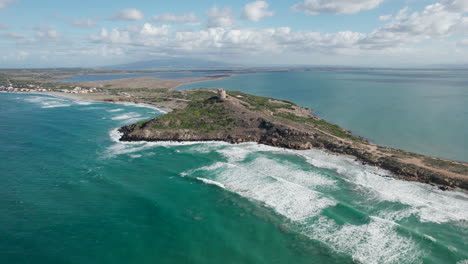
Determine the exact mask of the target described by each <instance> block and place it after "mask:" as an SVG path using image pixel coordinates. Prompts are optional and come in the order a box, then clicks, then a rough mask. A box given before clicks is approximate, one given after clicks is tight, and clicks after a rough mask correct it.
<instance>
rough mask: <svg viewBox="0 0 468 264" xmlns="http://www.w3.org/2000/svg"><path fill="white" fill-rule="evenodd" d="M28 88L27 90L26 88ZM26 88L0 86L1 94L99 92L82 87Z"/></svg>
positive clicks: (94, 88)
mask: <svg viewBox="0 0 468 264" xmlns="http://www.w3.org/2000/svg"><path fill="white" fill-rule="evenodd" d="M26 87H27V88H26ZM26 87H15V86H13V85H12V84H10V85H8V86H5V85H1V86H0V91H1V92H13V93H21V92H24V93H41V92H52V91H53V92H62V93H72V94H87V93H95V92H97V91H98V89H97V88H96V87H93V88H83V87H80V86H76V87H71V88H69V89H50V88H44V87H41V86H39V85H34V84H29V85H27V86H26Z"/></svg>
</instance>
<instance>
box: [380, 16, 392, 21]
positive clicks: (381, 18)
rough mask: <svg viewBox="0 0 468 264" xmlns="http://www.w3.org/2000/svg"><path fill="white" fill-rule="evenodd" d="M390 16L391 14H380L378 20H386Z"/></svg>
mask: <svg viewBox="0 0 468 264" xmlns="http://www.w3.org/2000/svg"><path fill="white" fill-rule="evenodd" d="M391 18H392V15H382V16H379V20H380V21H388V20H390V19H391Z"/></svg>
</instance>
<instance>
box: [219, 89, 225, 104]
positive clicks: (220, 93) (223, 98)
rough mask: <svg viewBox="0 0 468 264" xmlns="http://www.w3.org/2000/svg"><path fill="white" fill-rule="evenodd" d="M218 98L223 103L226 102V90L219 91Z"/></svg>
mask: <svg viewBox="0 0 468 264" xmlns="http://www.w3.org/2000/svg"><path fill="white" fill-rule="evenodd" d="M218 98H219V99H220V100H223V101H224V100H226V90H224V89H218Z"/></svg>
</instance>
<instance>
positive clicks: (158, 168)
mask: <svg viewBox="0 0 468 264" xmlns="http://www.w3.org/2000/svg"><path fill="white" fill-rule="evenodd" d="M159 114H161V112H160V111H158V110H156V109H150V108H143V107H138V106H135V105H120V104H109V103H90V102H80V101H72V100H67V99H59V98H54V97H48V96H40V95H25V94H8V93H0V120H2V122H0V144H1V146H2V148H1V150H0V171H2V173H1V174H0V180H1V182H2V184H1V185H0V263H113V264H115V263H466V260H467V259H468V248H467V247H466V245H467V243H468V222H467V219H468V196H467V195H466V194H461V193H457V192H442V191H439V190H437V189H434V188H432V187H430V186H427V185H424V184H419V183H413V182H404V181H399V180H395V179H392V178H389V177H384V176H385V175H387V174H386V172H384V171H381V170H378V169H375V168H372V167H367V166H362V165H359V164H357V163H355V162H354V161H353V160H351V159H348V158H343V157H338V156H332V155H328V154H326V153H324V152H321V151H317V150H310V151H291V150H283V149H277V148H272V147H267V146H261V145H256V144H240V145H228V144H224V143H214V142H212V143H191V144H179V143H144V142H143V143H120V142H118V141H116V138H118V132H117V131H116V130H115V128H117V127H119V126H122V125H124V124H129V123H132V122H135V121H137V120H141V119H147V118H149V117H152V116H156V115H159Z"/></svg>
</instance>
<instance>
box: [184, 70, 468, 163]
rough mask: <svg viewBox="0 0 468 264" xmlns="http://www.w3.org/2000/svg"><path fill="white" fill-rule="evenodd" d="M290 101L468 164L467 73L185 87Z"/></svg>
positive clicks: (311, 75) (323, 76)
mask: <svg viewBox="0 0 468 264" xmlns="http://www.w3.org/2000/svg"><path fill="white" fill-rule="evenodd" d="M192 88H224V89H228V90H235V91H242V92H247V93H251V94H255V95H260V96H266V97H273V98H279V99H285V100H289V101H292V102H294V103H297V104H299V105H301V106H304V107H308V108H311V109H313V110H314V113H315V114H316V115H317V116H319V117H321V118H323V119H325V120H328V121H330V122H332V123H335V124H338V125H340V126H342V127H343V128H345V129H348V130H351V131H352V132H353V133H354V134H356V135H359V136H363V137H365V138H367V139H369V140H371V141H372V142H374V143H377V144H380V145H385V146H389V147H395V148H399V149H404V150H408V151H412V152H417V153H421V154H426V155H430V156H435V157H441V158H447V159H452V160H459V161H465V162H468V71H466V70H458V71H457V70H452V71H449V70H447V71H442V70H440V71H430V70H425V71H423V70H419V71H416V70H405V71H403V70H372V71H371V70H354V71H351V70H350V71H337V70H333V71H331V70H330V71H312V72H263V73H256V74H244V75H235V76H232V77H230V78H225V79H219V80H214V81H208V82H200V83H191V84H186V85H183V86H181V87H179V88H178V89H192Z"/></svg>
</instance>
